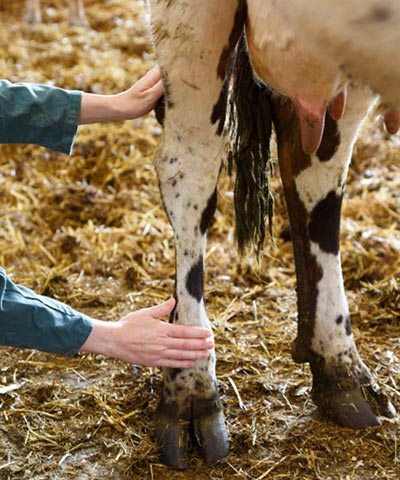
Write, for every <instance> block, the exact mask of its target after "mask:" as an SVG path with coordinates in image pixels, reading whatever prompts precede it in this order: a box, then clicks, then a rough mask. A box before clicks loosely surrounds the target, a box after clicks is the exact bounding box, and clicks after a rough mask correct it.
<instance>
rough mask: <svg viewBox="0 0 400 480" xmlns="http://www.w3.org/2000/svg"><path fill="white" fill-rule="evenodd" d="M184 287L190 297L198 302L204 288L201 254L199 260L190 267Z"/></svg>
mask: <svg viewBox="0 0 400 480" xmlns="http://www.w3.org/2000/svg"><path fill="white" fill-rule="evenodd" d="M186 288H187V291H188V292H189V294H190V295H191V296H192V297H194V298H195V299H196V300H197V301H198V302H200V301H201V299H202V298H203V289H204V269H203V255H200V257H199V261H198V262H197V263H196V264H195V265H193V266H192V268H191V269H190V271H189V273H188V275H187V278H186Z"/></svg>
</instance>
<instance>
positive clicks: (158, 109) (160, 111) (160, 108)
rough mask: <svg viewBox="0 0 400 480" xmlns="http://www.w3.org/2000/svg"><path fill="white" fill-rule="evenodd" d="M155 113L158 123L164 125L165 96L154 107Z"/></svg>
mask: <svg viewBox="0 0 400 480" xmlns="http://www.w3.org/2000/svg"><path fill="white" fill-rule="evenodd" d="M154 113H155V114H156V119H157V122H158V123H159V124H160V125H164V118H165V96H164V95H163V96H162V97H160V98H159V99H158V101H157V103H156V105H155V107H154Z"/></svg>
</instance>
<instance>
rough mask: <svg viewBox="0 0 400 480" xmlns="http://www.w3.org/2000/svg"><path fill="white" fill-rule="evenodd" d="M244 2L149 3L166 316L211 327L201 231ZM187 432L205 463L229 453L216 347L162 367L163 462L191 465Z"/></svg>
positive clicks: (159, 424) (212, 191) (208, 213)
mask: <svg viewBox="0 0 400 480" xmlns="http://www.w3.org/2000/svg"><path fill="white" fill-rule="evenodd" d="M241 3H243V2H238V1H236V0H231V1H228V2H214V1H208V0H207V1H204V2H187V1H183V0H182V1H174V2H171V1H169V0H165V1H162V0H161V1H160V0H158V1H152V2H151V17H152V27H153V38H154V42H155V47H156V53H157V61H158V63H159V64H160V67H161V70H162V72H163V79H164V85H165V89H166V94H165V97H166V98H165V118H164V133H163V137H162V140H161V142H160V145H159V148H158V150H157V152H156V155H155V165H156V169H157V174H158V178H159V181H160V188H161V194H162V198H163V202H164V205H165V209H166V212H167V215H168V217H169V219H170V222H171V224H172V227H173V229H174V237H175V243H176V286H175V296H176V300H177V306H176V309H175V311H174V312H173V314H172V316H171V321H173V322H177V323H180V324H187V325H200V326H204V327H207V328H210V324H209V321H208V318H207V313H206V309H205V304H204V297H203V269H204V256H205V248H206V232H207V228H208V225H209V223H210V220H211V218H212V216H213V214H214V210H215V207H216V184H217V179H218V174H219V170H220V164H221V153H222V148H223V141H222V137H221V134H222V128H223V124H224V118H225V102H226V98H225V97H226V88H225V87H224V77H225V73H226V68H227V62H228V58H229V55H230V53H231V51H232V48H233V46H234V45H235V43H236V40H237V37H238V35H239V33H240V31H241V29H242V26H243V19H242V18H241V15H240V13H241V8H242V7H241V6H240V5H241ZM239 4H240V5H239ZM191 431H194V434H195V437H196V439H197V441H198V443H199V444H200V447H201V449H202V452H203V454H204V456H205V459H206V461H207V463H208V464H212V463H215V462H216V461H217V460H219V459H220V458H222V457H224V456H225V455H226V454H227V453H228V440H227V432H226V428H225V422H224V417H223V411H222V406H221V402H220V399H219V396H218V391H217V381H216V376H215V352H214V351H213V352H212V353H211V355H210V357H209V358H208V359H207V360H199V361H197V363H196V366H195V367H194V368H192V369H189V370H181V369H165V370H164V388H163V393H162V396H161V400H160V403H159V405H158V408H157V414H156V433H157V437H158V440H159V443H160V447H161V454H162V458H163V461H164V463H166V464H168V465H170V466H172V467H174V468H180V469H181V468H187V466H188V461H187V455H186V450H187V444H188V441H189V436H190V435H189V433H190V432H191Z"/></svg>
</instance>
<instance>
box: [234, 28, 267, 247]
mask: <svg viewBox="0 0 400 480" xmlns="http://www.w3.org/2000/svg"><path fill="white" fill-rule="evenodd" d="M232 73H233V77H232V78H233V82H232V88H231V93H230V100H229V106H228V111H229V120H228V129H229V134H230V146H229V153H228V168H229V172H230V174H231V173H232V170H233V168H235V169H236V179H235V216H236V239H237V242H238V247H239V251H240V252H241V253H244V252H246V251H248V250H249V249H253V250H254V251H255V252H256V253H257V255H258V254H259V253H260V252H261V249H262V247H263V243H264V239H265V236H266V231H267V225H268V224H269V230H270V231H271V228H272V227H271V225H272V213H273V198H272V194H271V191H270V186H269V177H270V173H271V170H272V165H271V161H270V140H271V130H272V115H271V105H270V94H271V92H270V91H269V90H268V89H267V88H266V87H265V86H263V85H261V84H260V83H258V82H257V81H256V79H255V78H254V75H253V72H252V68H251V66H250V59H249V54H248V50H247V45H246V39H245V35H244V33H243V35H242V37H241V38H240V40H239V42H238V45H237V48H236V51H235V58H234V59H233V72H232Z"/></svg>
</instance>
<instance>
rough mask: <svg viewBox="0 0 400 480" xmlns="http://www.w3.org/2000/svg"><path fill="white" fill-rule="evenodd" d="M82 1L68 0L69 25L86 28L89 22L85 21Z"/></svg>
mask: <svg viewBox="0 0 400 480" xmlns="http://www.w3.org/2000/svg"><path fill="white" fill-rule="evenodd" d="M83 1H84V0H69V16H68V23H69V24H70V25H75V26H81V27H87V26H88V25H89V22H88V21H87V19H86V15H85V8H84V4H83Z"/></svg>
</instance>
